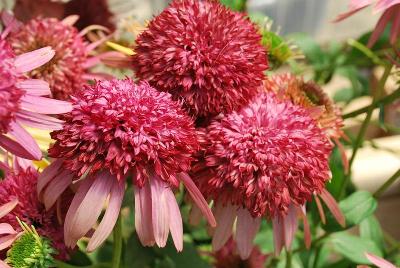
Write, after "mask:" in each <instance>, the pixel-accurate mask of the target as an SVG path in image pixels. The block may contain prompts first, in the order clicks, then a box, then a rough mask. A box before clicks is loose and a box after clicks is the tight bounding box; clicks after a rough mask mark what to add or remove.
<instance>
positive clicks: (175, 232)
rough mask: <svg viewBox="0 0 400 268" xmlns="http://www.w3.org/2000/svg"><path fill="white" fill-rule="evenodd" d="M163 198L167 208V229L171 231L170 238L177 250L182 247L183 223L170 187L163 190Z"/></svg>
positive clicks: (180, 249)
mask: <svg viewBox="0 0 400 268" xmlns="http://www.w3.org/2000/svg"><path fill="white" fill-rule="evenodd" d="M165 198H166V202H167V204H168V210H169V214H170V215H169V229H170V231H171V235H172V240H173V241H174V244H175V248H176V250H177V251H179V252H180V251H182V249H183V224H182V215H181V211H180V210H179V206H178V203H177V202H176V199H175V195H174V193H173V192H172V190H171V189H166V190H165Z"/></svg>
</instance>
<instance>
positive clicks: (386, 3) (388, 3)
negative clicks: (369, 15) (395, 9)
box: [374, 0, 400, 13]
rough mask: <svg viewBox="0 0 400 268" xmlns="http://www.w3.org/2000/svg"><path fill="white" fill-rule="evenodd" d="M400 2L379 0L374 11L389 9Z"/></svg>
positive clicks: (396, 0)
mask: <svg viewBox="0 0 400 268" xmlns="http://www.w3.org/2000/svg"><path fill="white" fill-rule="evenodd" d="M397 4H400V0H378V2H377V3H376V6H375V8H374V12H375V13H378V12H381V11H384V10H388V9H389V8H390V7H392V6H394V5H397Z"/></svg>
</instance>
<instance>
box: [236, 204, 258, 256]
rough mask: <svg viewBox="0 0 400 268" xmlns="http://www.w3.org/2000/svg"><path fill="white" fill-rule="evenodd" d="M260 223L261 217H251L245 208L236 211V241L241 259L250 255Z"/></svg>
mask: <svg viewBox="0 0 400 268" xmlns="http://www.w3.org/2000/svg"><path fill="white" fill-rule="evenodd" d="M260 224H261V218H253V217H252V216H251V214H250V213H249V211H248V210H247V209H244V208H240V209H239V210H238V211H237V222H236V243H237V248H238V251H239V255H240V258H241V259H242V260H245V259H247V258H248V257H249V256H250V253H251V251H252V250H253V240H254V237H255V236H256V234H257V232H258V229H259V228H260Z"/></svg>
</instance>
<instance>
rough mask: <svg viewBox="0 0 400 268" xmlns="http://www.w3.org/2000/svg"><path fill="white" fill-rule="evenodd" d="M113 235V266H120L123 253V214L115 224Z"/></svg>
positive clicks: (115, 267) (117, 267) (114, 267)
mask: <svg viewBox="0 0 400 268" xmlns="http://www.w3.org/2000/svg"><path fill="white" fill-rule="evenodd" d="M113 235H114V244H113V256H112V268H120V265H121V253H122V220H121V215H120V216H119V217H118V220H117V223H116V224H115V227H114V231H113Z"/></svg>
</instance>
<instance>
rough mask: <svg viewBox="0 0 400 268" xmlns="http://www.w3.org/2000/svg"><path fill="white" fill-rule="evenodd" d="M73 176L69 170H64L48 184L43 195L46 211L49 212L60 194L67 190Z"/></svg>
mask: <svg viewBox="0 0 400 268" xmlns="http://www.w3.org/2000/svg"><path fill="white" fill-rule="evenodd" d="M73 177H74V174H73V173H71V172H70V171H69V170H65V171H64V172H62V173H61V174H59V175H57V176H55V177H54V179H53V180H52V181H51V182H50V183H49V184H48V186H47V187H46V189H45V191H44V193H43V203H44V205H45V207H46V210H49V209H50V208H51V207H52V206H53V205H54V203H55V202H56V201H57V199H58V198H59V197H60V196H61V194H62V193H63V192H64V191H65V190H66V189H67V188H68V186H70V185H71V183H72V178H73Z"/></svg>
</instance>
